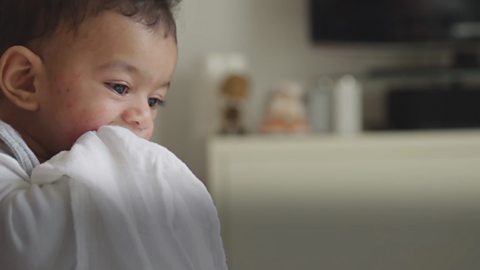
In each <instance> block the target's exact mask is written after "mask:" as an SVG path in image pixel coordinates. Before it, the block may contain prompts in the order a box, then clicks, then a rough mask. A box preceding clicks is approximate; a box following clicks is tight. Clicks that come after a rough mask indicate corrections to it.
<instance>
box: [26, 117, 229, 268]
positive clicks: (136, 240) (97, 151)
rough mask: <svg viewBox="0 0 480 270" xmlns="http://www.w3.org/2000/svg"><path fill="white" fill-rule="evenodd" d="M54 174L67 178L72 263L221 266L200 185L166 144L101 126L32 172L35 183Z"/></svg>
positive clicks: (211, 212)
mask: <svg viewBox="0 0 480 270" xmlns="http://www.w3.org/2000/svg"><path fill="white" fill-rule="evenodd" d="M60 180H61V181H63V180H67V182H68V183H69V185H68V186H69V190H70V197H71V211H72V215H73V230H74V232H75V237H74V238H75V242H76V243H75V252H76V255H75V256H76V261H77V262H76V269H78V270H84V269H99V270H106V269H116V270H122V269H125V270H127V269H128V270H134V269H135V270H137V269H142V270H147V269H162V270H163V269H165V270H167V269H172V270H173V269H174V270H183V269H196V270H201V269H204V270H216V269H226V263H225V255H224V251H223V247H222V242H221V238H220V226H219V222H218V218H217V213H216V210H215V208H214V206H213V203H212V200H211V198H210V196H209V194H208V192H207V190H206V188H205V187H204V185H203V184H202V183H201V182H200V181H199V180H198V179H197V178H196V177H195V176H194V175H193V174H192V173H191V172H190V170H189V169H188V168H187V167H186V166H185V164H184V163H183V162H181V161H180V160H179V159H178V158H176V157H175V156H174V155H173V154H172V153H171V152H169V151H168V150H166V149H165V148H164V147H162V146H160V145H157V144H154V143H151V142H149V141H146V140H143V139H141V138H138V137H137V136H136V135H134V134H133V133H131V132H130V131H129V130H127V129H124V128H121V127H112V126H107V127H102V128H100V129H99V130H98V131H97V132H88V133H87V134H85V135H83V136H82V137H81V138H80V139H79V140H78V141H77V143H76V144H75V145H74V146H73V148H72V149H71V150H70V151H65V152H62V153H60V154H58V155H56V156H55V157H53V158H52V159H51V160H49V161H47V162H45V163H43V164H41V165H40V166H38V167H37V168H35V169H34V170H33V172H32V176H31V183H32V184H33V185H38V186H42V185H45V184H51V183H53V182H55V181H60ZM52 222H55V221H52Z"/></svg>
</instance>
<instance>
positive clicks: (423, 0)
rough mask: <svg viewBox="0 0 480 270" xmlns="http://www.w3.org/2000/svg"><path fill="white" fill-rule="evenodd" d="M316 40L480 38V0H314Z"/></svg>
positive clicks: (313, 15) (311, 8)
mask: <svg viewBox="0 0 480 270" xmlns="http://www.w3.org/2000/svg"><path fill="white" fill-rule="evenodd" d="M310 12H311V14H310V15H311V16H310V22H311V23H310V24H311V36H312V40H313V41H314V42H315V43H321V42H346V43H352V42H353V43H417V42H430V43H436V42H446V41H447V42H450V41H455V42H456V41H459V40H461V41H465V40H468V41H471V40H476V39H480V0H310Z"/></svg>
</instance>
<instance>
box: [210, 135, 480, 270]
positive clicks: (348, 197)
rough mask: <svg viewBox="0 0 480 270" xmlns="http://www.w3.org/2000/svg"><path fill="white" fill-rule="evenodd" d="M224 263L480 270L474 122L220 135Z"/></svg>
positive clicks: (214, 145) (214, 186) (215, 183)
mask: <svg viewBox="0 0 480 270" xmlns="http://www.w3.org/2000/svg"><path fill="white" fill-rule="evenodd" d="M208 162H209V178H208V186H209V189H210V192H211V193H212V196H213V198H214V201H215V203H216V205H217V207H218V210H219V215H220V219H221V222H222V230H223V232H222V234H223V239H224V242H225V249H226V252H227V257H228V260H229V264H230V269H231V270H240V269H242V270H254V269H268V270H270V269H272V270H282V269H285V270H286V269H289V270H290V269H334V270H336V269H352V270H353V269H355V270H361V269H369V270H370V269H389V270H392V269H418V270H420V269H421V270H425V269H435V270H441V269H479V267H480V257H479V256H478V254H479V253H480V244H479V243H480V132H478V131H463V132H453V131H452V132H431V133H429V132H405V133H377V134H375V133H372V134H365V135H361V136H358V137H353V138H338V137H329V136H297V137H281V136H277V137H275V136H250V137H215V138H212V139H211V140H210V142H209V160H208Z"/></svg>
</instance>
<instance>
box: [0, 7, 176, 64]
mask: <svg viewBox="0 0 480 270" xmlns="http://www.w3.org/2000/svg"><path fill="white" fill-rule="evenodd" d="M180 1H181V0H0V55H1V54H3V52H5V50H7V49H8V48H9V47H11V46H14V45H23V46H27V45H28V44H29V43H30V42H31V41H33V40H35V39H39V38H43V37H47V36H48V35H50V34H52V33H53V32H55V30H56V29H57V27H58V26H59V24H60V23H66V25H67V26H69V27H70V28H71V29H72V30H76V29H78V27H79V26H80V24H81V23H82V22H83V21H84V20H85V19H86V18H87V17H89V16H94V15H96V14H99V13H101V12H102V11H105V10H114V11H116V12H119V13H121V14H123V15H125V16H128V17H131V18H132V19H134V20H136V21H138V22H140V23H142V24H144V25H146V26H148V27H152V28H153V27H154V26H156V25H157V24H158V23H160V22H161V23H165V24H166V26H167V27H168V28H167V30H168V32H169V33H173V34H174V35H176V25H175V20H174V18H173V11H172V9H173V8H174V7H175V6H176V5H177V4H178V3H179V2H180Z"/></svg>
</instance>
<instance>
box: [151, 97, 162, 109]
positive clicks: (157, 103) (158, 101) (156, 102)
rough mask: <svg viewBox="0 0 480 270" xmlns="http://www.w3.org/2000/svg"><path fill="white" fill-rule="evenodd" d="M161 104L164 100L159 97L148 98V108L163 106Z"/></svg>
mask: <svg viewBox="0 0 480 270" xmlns="http://www.w3.org/2000/svg"><path fill="white" fill-rule="evenodd" d="M163 105H165V101H163V100H161V99H159V98H148V106H149V107H150V108H153V107H158V106H163Z"/></svg>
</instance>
